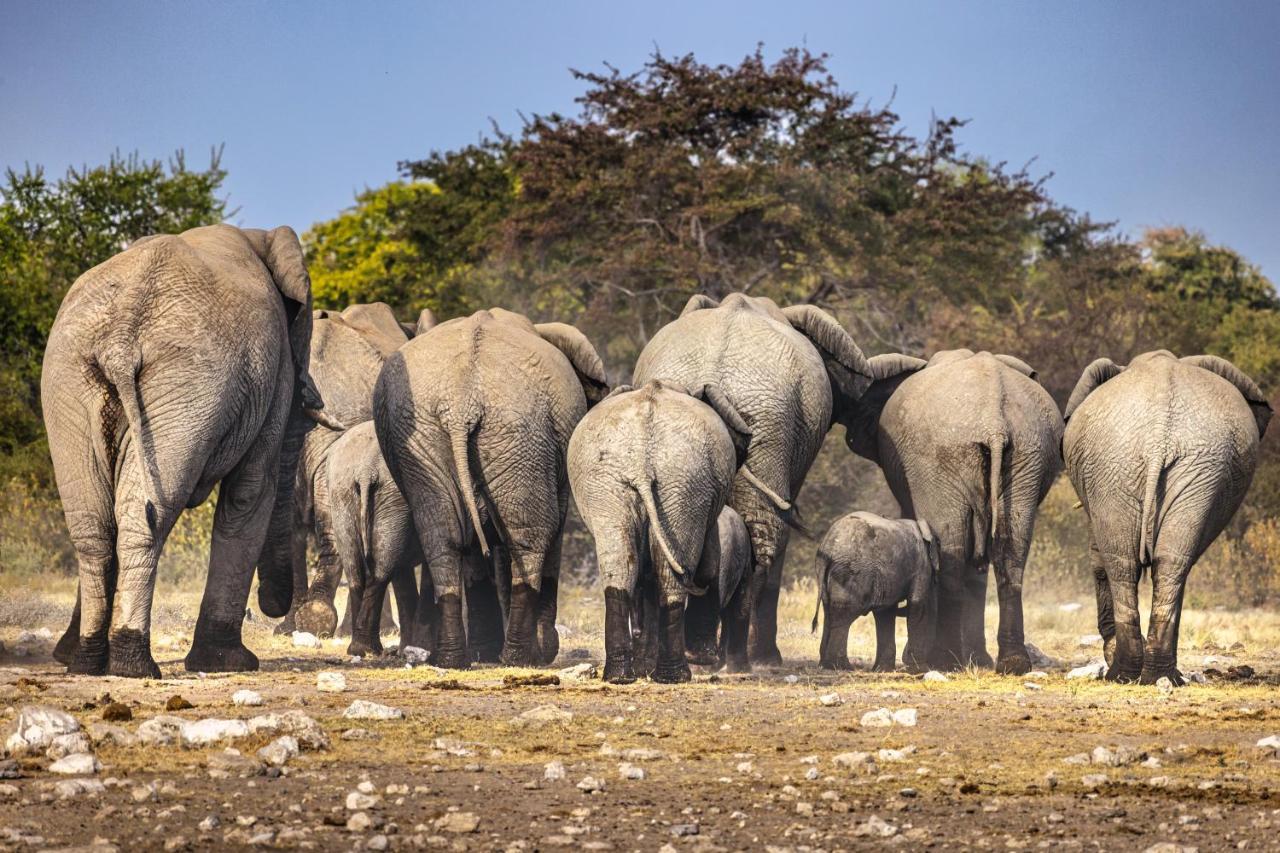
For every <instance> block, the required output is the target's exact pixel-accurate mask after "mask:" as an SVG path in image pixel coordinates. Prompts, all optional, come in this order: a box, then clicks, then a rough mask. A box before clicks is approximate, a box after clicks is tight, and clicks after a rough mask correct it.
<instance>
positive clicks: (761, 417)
mask: <svg viewBox="0 0 1280 853" xmlns="http://www.w3.org/2000/svg"><path fill="white" fill-rule="evenodd" d="M634 377H635V378H634V382H635V384H636V385H643V384H644V383H646V382H649V381H650V380H653V379H662V380H664V381H669V382H672V383H675V384H678V385H680V386H682V387H685V388H704V387H707V386H713V387H716V388H719V389H720V390H721V391H722V392H723V393H724V395H725V397H726V399H727V400H728V401H729V402H730V403H731V404H732V405H733V406H734V408H735V409H736V410H737V411H738V412H740V413H741V415H742V417H743V418H744V419H745V420H746V423H747V424H748V426H749V428H750V430H751V444H750V446H749V447H748V449H747V456H746V464H745V466H744V467H743V468H742V469H741V470H740V471H739V473H738V477H737V479H736V480H735V482H734V486H733V490H732V493H731V495H730V498H729V504H730V505H731V506H732V507H733V508H734V509H735V510H737V511H738V513H739V514H740V515H741V516H742V519H743V521H745V522H746V524H747V529H748V530H749V531H750V532H751V547H752V554H753V557H752V558H753V562H754V565H753V567H752V575H751V598H752V601H753V607H754V609H753V612H752V621H751V644H750V646H751V647H750V657H751V660H752V661H754V662H758V663H763V664H770V665H776V664H779V663H781V661H782V655H781V654H780V653H779V652H778V646H777V609H778V590H779V587H780V586H781V583H782V564H783V559H784V555H785V552H786V545H787V532H788V531H787V528H786V525H787V522H788V521H789V520H792V521H793V515H792V501H793V500H794V497H795V495H796V493H797V492H798V491H799V490H800V486H801V484H803V482H804V478H805V475H806V474H807V473H808V471H809V466H810V465H812V464H813V459H814V457H815V456H816V455H817V453H818V450H819V448H821V446H822V440H823V438H824V437H825V436H826V434H827V430H828V429H830V427H831V424H832V419H833V416H834V417H839V416H843V414H844V413H845V412H846V411H847V410H848V409H850V408H852V407H853V406H854V405H855V404H856V401H857V399H858V398H859V397H860V396H861V395H862V392H863V390H864V389H865V388H866V387H867V385H868V384H869V382H870V373H869V368H868V367H867V360H866V359H865V358H864V357H863V354H862V351H861V350H860V349H858V346H857V344H855V343H854V342H853V339H852V338H850V337H849V334H848V333H847V332H846V331H845V330H844V329H843V328H842V327H841V326H840V325H839V323H837V322H836V321H835V318H833V317H832V316H831V315H829V314H827V313H826V312H824V311H821V310H820V309H818V308H815V307H814V306H812V305H793V306H790V307H788V308H783V309H779V308H778V306H777V305H775V304H774V303H773V301H772V300H769V299H766V298H762V297H752V296H746V295H744V294H741V293H734V294H730V295H729V296H727V297H725V299H724V301H723V302H720V303H716V302H715V301H714V300H712V299H710V298H709V297H706V296H701V295H699V296H694V297H693V298H692V299H690V300H689V303H688V304H687V305H686V306H685V309H684V312H683V313H682V314H681V315H680V317H679V318H678V319H677V320H675V321H673V322H671V323H669V324H667V325H666V326H664V327H663V328H662V329H660V330H659V331H658V333H657V334H656V335H654V337H653V340H651V341H650V342H649V344H648V346H646V347H645V348H644V351H643V352H642V353H641V354H640V358H639V360H638V361H637V363H636V368H635V374H634ZM753 480H754V481H755V482H754V483H753V482H752V481H753Z"/></svg>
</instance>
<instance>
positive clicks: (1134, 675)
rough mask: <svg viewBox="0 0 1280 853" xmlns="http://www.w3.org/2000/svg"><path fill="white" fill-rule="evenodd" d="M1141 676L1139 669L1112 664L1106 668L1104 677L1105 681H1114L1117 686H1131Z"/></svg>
mask: <svg viewBox="0 0 1280 853" xmlns="http://www.w3.org/2000/svg"><path fill="white" fill-rule="evenodd" d="M1141 675H1142V668H1141V667H1134V666H1119V665H1115V664H1113V665H1111V666H1109V667H1107V674H1106V675H1105V676H1104V677H1105V678H1106V680H1107V681H1114V682H1116V683H1117V684H1132V683H1133V682H1135V681H1137V680H1138V678H1139V677H1141ZM1152 683H1154V682H1152Z"/></svg>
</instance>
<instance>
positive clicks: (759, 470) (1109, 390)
mask: <svg viewBox="0 0 1280 853" xmlns="http://www.w3.org/2000/svg"><path fill="white" fill-rule="evenodd" d="M42 399H43V409H44V417H45V423H46V426H47V430H48V434H49V444H50V449H51V453H52V456H53V462H54V468H55V473H56V477H57V484H58V489H59V492H60V494H61V497H62V502H63V506H64V509H65V514H66V520H67V525H68V529H69V532H70V536H71V539H72V542H73V544H74V547H75V553H76V556H77V560H78V563H79V580H80V586H79V594H78V599H77V604H76V610H75V613H74V615H73V617H72V623H71V625H70V627H69V628H68V630H67V632H66V634H65V635H64V636H63V638H62V640H61V641H60V642H59V644H58V647H57V650H56V652H55V654H56V656H57V657H58V659H59V660H61V661H63V662H65V663H66V664H67V666H68V670H69V671H70V672H76V673H86V674H104V673H109V674H113V675H125V676H143V677H147V676H149V677H156V676H158V674H159V670H158V668H157V666H156V664H155V662H154V660H153V659H152V657H151V652H150V611H151V603H152V596H153V592H154V584H155V576H156V566H157V561H158V559H159V556H160V553H161V551H162V549H163V547H164V543H165V539H166V537H167V536H168V534H169V532H170V530H171V529H172V527H173V524H174V522H175V520H176V519H177V517H178V515H179V513H180V512H181V511H182V510H183V509H184V508H186V507H193V506H196V505H197V504H199V503H201V502H202V501H204V500H205V499H206V498H208V497H209V495H210V494H211V492H212V491H213V489H214V487H215V486H217V487H218V489H219V493H218V497H217V508H216V512H215V516H214V524H213V536H212V544H211V550H210V557H209V572H208V579H207V585H206V588H205V593H204V598H203V600H202V603H201V607H200V615H199V618H198V620H197V623H196V626H195V634H194V638H193V642H192V647H191V651H190V653H189V654H188V655H187V659H186V666H187V668H188V669H189V670H200V671H229V670H251V669H255V668H256V667H257V665H258V661H257V658H256V657H255V656H254V655H253V653H252V652H250V651H249V650H248V649H247V648H246V647H245V646H244V644H243V642H242V641H241V625H242V621H243V618H244V614H245V607H246V603H247V599H248V596H249V591H250V588H251V583H252V580H253V575H254V572H255V570H256V572H257V575H258V582H259V583H258V604H259V607H260V608H261V609H262V611H263V612H264V613H265V614H267V615H268V616H270V617H284V620H285V621H284V622H283V623H282V624H283V625H284V626H285V627H286V629H289V630H292V629H293V628H295V627H296V628H297V629H300V630H307V631H311V632H313V633H318V634H323V633H333V632H334V631H335V629H336V628H337V614H336V611H335V609H334V606H333V602H334V594H335V592H336V590H337V587H338V584H339V582H340V581H341V579H342V577H343V575H344V574H345V575H346V577H347V578H348V579H349V582H350V596H349V605H348V614H349V617H350V620H351V631H352V640H351V647H350V651H351V653H352V654H362V655H363V654H377V653H380V652H381V651H382V648H381V644H380V641H379V629H380V625H381V623H382V620H383V618H384V616H383V614H384V604H385V603H386V593H387V588H388V586H390V587H391V588H392V589H393V590H394V592H395V601H396V609H397V611H398V618H399V623H400V633H401V643H402V645H414V646H419V647H422V648H424V649H426V650H428V651H429V652H430V654H431V658H432V661H433V662H434V663H436V664H438V665H440V666H444V667H466V666H468V665H469V664H470V663H471V662H472V661H492V662H502V663H504V664H509V665H547V664H550V663H551V662H552V661H553V660H554V659H555V657H556V655H557V653H558V648H559V640H558V634H557V630H556V607H557V600H558V586H559V571H560V549H561V540H562V537H563V531H564V525H565V518H566V514H567V511H568V507H569V500H570V497H571V496H572V498H573V499H574V501H575V503H576V505H577V507H578V510H579V513H580V514H581V516H582V518H583V521H584V522H585V524H586V526H587V528H588V529H589V530H590V532H591V534H592V537H593V538H594V540H595V547H596V556H597V561H598V565H599V571H600V578H601V583H602V584H603V587H604V611H605V613H604V615H605V655H606V659H605V677H606V679H608V680H610V681H613V682H627V681H632V680H634V679H636V678H637V677H640V676H646V675H647V676H649V677H651V678H653V679H654V680H656V681H664V682H678V681H684V680H688V679H689V677H690V668H689V664H690V663H695V664H703V665H714V664H717V663H722V664H723V665H725V666H726V667H727V668H728V669H730V670H731V671H742V670H745V669H747V668H749V666H750V665H751V663H752V662H755V663H760V664H766V665H767V664H776V663H778V662H780V661H781V656H780V654H779V652H778V647H777V644H776V635H777V607H778V594H779V588H780V584H781V577H782V565H783V562H784V559H785V554H786V548H787V541H788V538H789V535H790V534H791V532H792V531H793V530H800V531H802V532H803V531H804V527H803V525H802V524H801V522H800V520H799V516H798V513H797V509H796V504H795V499H796V495H797V493H798V492H799V491H800V488H801V486H802V484H803V482H804V479H805V475H806V474H807V472H808V470H809V467H810V466H811V464H812V463H813V460H814V458H815V456H816V455H817V453H818V450H819V448H820V447H821V445H822V443H823V440H824V438H825V436H826V434H827V432H828V430H830V429H831V427H832V426H834V425H835V424H837V423H838V424H841V425H842V426H843V427H844V428H845V439H846V443H847V445H848V447H849V449H850V450H851V451H852V452H853V453H855V454H858V455H860V456H863V457H866V458H868V459H870V460H872V461H874V462H876V463H877V464H878V465H879V467H880V468H881V470H882V471H883V472H884V475H885V478H886V480H887V482H888V484H889V486H890V489H891V490H892V492H893V494H894V497H895V498H896V499H897V501H898V503H899V506H900V509H901V513H902V515H903V520H888V519H883V518H879V517H877V516H874V515H871V514H869V513H864V512H854V513H851V514H850V515H848V516H845V517H844V518H841V519H840V520H838V521H837V522H836V523H835V524H834V525H833V526H832V528H831V530H830V532H828V534H827V536H826V537H825V539H824V540H823V542H822V545H821V547H820V548H819V553H818V581H819V606H820V609H822V610H823V611H825V619H824V627H823V634H822V641H821V646H820V660H821V663H822V665H823V666H826V667H832V668H848V666H849V662H848V657H847V651H846V646H847V636H848V631H849V626H850V624H851V622H852V621H853V620H854V619H856V618H858V617H860V616H862V615H865V614H867V613H874V615H875V621H876V629H877V646H878V648H877V654H876V660H875V666H876V668H877V669H892V668H893V667H894V666H895V665H896V651H895V649H894V621H895V619H896V617H897V616H898V615H899V614H902V615H905V616H906V617H907V620H908V643H907V647H906V649H905V650H904V653H903V662H904V664H905V665H906V666H907V667H908V668H912V669H921V668H926V667H927V668H954V667H956V666H962V665H967V664H975V665H979V666H992V665H994V666H995V667H996V668H997V670H998V671H1000V672H1004V673H1015V674H1022V673H1025V672H1026V671H1027V670H1028V669H1029V668H1030V661H1029V659H1028V656H1027V651H1026V646H1025V640H1024V634H1023V617H1022V585H1023V575H1024V572H1025V568H1026V563H1027V555H1028V552H1029V549H1030V544H1031V537H1032V529H1033V526H1034V522H1035V517H1036V513H1037V509H1038V507H1039V504H1040V502H1041V501H1042V500H1043V498H1044V496H1045V494H1046V492H1047V491H1048V489H1049V487H1050V485H1051V484H1052V483H1053V481H1054V479H1055V478H1056V477H1057V475H1058V474H1059V472H1060V471H1061V470H1062V468H1063V467H1064V465H1065V468H1066V471H1067V474H1068V476H1069V477H1070V479H1071V482H1072V484H1073V485H1074V486H1075V489H1076V492H1077V494H1078V495H1079V497H1080V500H1081V503H1082V506H1083V508H1084V511H1085V512H1086V513H1087V515H1088V518H1089V522H1090V547H1089V562H1090V565H1091V568H1092V571H1093V575H1094V580H1095V585H1096V589H1097V601H1098V622H1099V630H1100V633H1101V634H1102V636H1103V638H1104V640H1105V648H1106V655H1107V660H1108V663H1109V669H1108V672H1107V675H1108V677H1109V678H1111V679H1115V680H1139V681H1141V682H1144V683H1150V682H1153V681H1155V680H1157V679H1159V678H1160V677H1168V678H1170V679H1172V680H1173V681H1175V682H1180V681H1181V676H1180V675H1179V673H1178V670H1177V642H1178V626H1179V621H1180V616H1181V606H1182V596H1183V590H1184V588H1185V581H1186V578H1187V575H1188V573H1189V571H1190V569H1191V566H1192V565H1194V563H1195V561H1196V560H1197V558H1198V557H1199V556H1200V554H1201V553H1203V551H1204V550H1205V548H1206V547H1208V545H1209V544H1210V543H1211V542H1212V541H1213V539H1214V538H1215V537H1216V536H1217V535H1218V534H1219V533H1220V532H1221V531H1222V529H1223V528H1224V527H1225V525H1226V523H1227V522H1228V520H1229V519H1230V518H1231V516H1232V514H1233V513H1234V512H1235V510H1236V509H1237V508H1238V507H1239V505H1240V503H1241V501H1242V500H1243V497H1244V494H1245V492H1246V490H1247V489H1248V486H1249V483H1250V480H1251V479H1252V476H1253V471H1254V468H1255V466H1256V462H1257V453H1258V443H1259V441H1260V439H1261V436H1262V435H1263V433H1264V431H1265V430H1266V426H1267V423H1268V420H1269V419H1270V416H1271V408H1270V406H1269V405H1268V403H1267V400H1266V398H1265V396H1264V395H1263V394H1262V393H1261V391H1260V390H1259V388H1258V387H1257V385H1255V384H1254V383H1253V382H1252V381H1251V380H1250V379H1249V378H1248V377H1247V376H1245V375H1244V374H1243V373H1242V372H1241V371H1239V370H1238V369H1237V368H1235V367H1234V366H1233V365H1232V364H1230V363H1229V362H1227V361H1225V360H1223V359H1221V358H1217V357H1214V356H1192V357H1187V358H1183V359H1178V358H1176V357H1174V356H1173V355H1172V354H1170V353H1168V352H1165V351H1157V352H1152V353H1147V354H1146V355H1143V356H1140V357H1138V358H1135V359H1133V361H1132V362H1131V363H1130V364H1129V365H1128V366H1121V365H1116V364H1114V363H1112V362H1111V361H1109V360H1107V359H1099V360H1098V361H1096V362H1094V363H1093V364H1091V365H1089V367H1088V368H1087V369H1086V370H1085V372H1084V374H1083V375H1082V377H1081V379H1080V381H1079V383H1078V384H1077V386H1076V388H1075V390H1074V392H1073V393H1072V395H1071V398H1070V401H1069V402H1068V404H1067V407H1066V410H1065V412H1064V413H1061V414H1060V413H1059V410H1058V408H1057V406H1056V405H1055V404H1054V402H1053V400H1052V399H1051V398H1050V396H1049V394H1048V393H1047V392H1046V391H1045V390H1044V389H1043V388H1042V387H1041V385H1040V384H1039V383H1038V381H1037V379H1036V373H1035V371H1034V370H1033V369H1032V368H1031V367H1030V366H1028V365H1027V364H1025V363H1024V362H1022V361H1020V360H1019V359H1017V358H1014V357H1012V356H1008V355H992V354H990V353H986V352H979V353H974V352H972V351H969V350H952V351H945V352H939V353H935V354H934V355H933V356H932V357H931V358H930V359H928V360H927V361H926V360H922V359H919V358H913V357H910V356H906V355H901V354H888V355H880V356H875V357H872V358H867V357H865V356H864V354H863V352H862V350H861V349H859V347H858V346H857V344H856V343H855V342H854V340H853V339H852V338H851V337H850V335H849V334H848V332H847V331H846V330H845V329H844V328H843V327H842V326H841V325H840V324H839V323H838V322H837V321H836V320H835V318H833V317H832V316H831V315H830V314H828V313H826V312H824V311H822V310H821V309H819V308H816V307H814V306H811V305H795V306H789V307H785V308H779V307H778V306H777V305H775V304H774V303H773V302H772V301H771V300H769V299H766V298H761V297H752V296H748V295H745V294H741V293H732V294H729V295H728V296H726V297H725V298H724V299H723V300H720V301H719V302H717V301H715V300H713V299H711V298H709V297H707V296H704V295H698V296H695V297H693V298H692V299H691V300H690V301H689V303H688V304H687V305H686V306H685V308H684V310H683V312H682V313H681V315H680V316H679V317H678V318H676V319H675V320H673V321H671V322H670V323H668V324H667V325H666V326H664V327H663V328H661V329H660V330H659V331H658V332H657V333H656V334H655V335H654V336H653V338H652V339H651V340H650V342H649V343H648V345H647V346H646V347H645V348H644V351H643V352H642V353H641V354H640V356H639V359H638V360H637V362H636V365H635V369H634V371H633V378H632V384H631V385H619V386H616V387H613V388H611V387H610V384H609V380H608V377H607V375H606V372H605V367H604V364H603V362H602V361H601V359H600V356H599V355H598V354H597V352H596V350H595V349H594V347H593V346H592V344H591V342H590V341H589V340H588V339H587V337H586V336H585V335H584V334H582V332H580V331H579V330H578V329H576V328H574V327H573V326H570V325H566V324H563V323H533V322H531V321H530V320H528V319H527V318H526V317H524V316H523V315H520V314H516V313H513V312H510V311H506V310H503V309H501V308H493V309H490V310H487V311H478V312H476V313H475V314H473V315H471V316H469V317H461V318H457V319H453V320H449V321H447V322H443V323H437V322H436V320H435V318H434V317H433V316H432V315H431V313H430V312H429V311H424V312H423V314H422V316H421V317H419V318H418V320H417V322H416V324H405V323H400V322H398V321H397V319H396V318H395V317H394V316H393V314H392V312H391V310H390V309H389V308H388V307H387V306H386V305H383V304H381V303H375V304H370V305H356V306H352V307H350V308H348V309H347V310H345V311H342V312H341V313H336V312H331V311H313V310H312V307H311V292H310V281H309V278H308V276H307V272H306V268H305V264H304V261H303V254H302V249H301V246H300V244H299V241H298V238H297V236H296V234H295V233H294V232H293V231H292V230H291V229H289V228H287V227H282V228H277V229H274V230H272V231H260V230H253V229H240V228H235V227H232V226H227V225H215V226H209V227H205V228H197V229H193V230H191V231H187V232H185V233H183V234H180V235H166V236H156V237H148V238H144V239H142V240H139V241H137V242H135V243H134V244H133V245H132V246H130V247H129V248H128V249H127V250H125V251H124V252H122V253H120V254H119V255H117V256H115V257H113V258H111V259H110V260H108V261H106V262H105V263H103V264H100V265H99V266H97V267H94V268H93V269H92V270H89V271H88V272H86V273H85V274H84V275H83V276H81V277H80V279H79V280H78V281H77V282H76V283H75V285H74V286H73V287H72V288H71V290H70V291H69V292H68V294H67V296H66V298H65V300H64V301H63V304H62V307H61V309H60V311H59V313H58V316H57V319H56V321H55V323H54V326H53V329H52V331H51V333H50V336H49V344H48V349H47V351H46V353H45V361H44V371H43V375H42ZM309 543H312V544H313V547H314V552H315V553H314V556H315V569H314V571H313V572H312V573H311V575H312V576H311V577H310V578H308V560H307V551H308V545H309ZM419 566H420V567H421V570H420V572H419V571H418V567H419ZM988 568H990V569H991V570H992V571H993V573H994V575H995V582H996V590H997V595H998V599H999V625H998V628H997V632H996V642H997V648H998V655H997V658H996V659H995V660H994V661H993V660H992V659H991V658H990V656H989V655H988V653H987V647H986V638H985V630H984V608H985V602H986V596H987V578H988V574H987V570H988ZM1147 570H1149V571H1150V572H1151V578H1152V582H1153V609H1152V614H1151V618H1150V624H1149V630H1148V634H1147V636H1146V638H1145V641H1144V638H1143V636H1142V633H1141V626H1140V623H1139V615H1138V603H1137V585H1138V581H1139V579H1140V578H1141V576H1142V574H1143V573H1144V571H1147ZM903 602H905V606H903ZM817 621H818V620H817V615H816V614H815V619H814V626H815V628H816V626H817Z"/></svg>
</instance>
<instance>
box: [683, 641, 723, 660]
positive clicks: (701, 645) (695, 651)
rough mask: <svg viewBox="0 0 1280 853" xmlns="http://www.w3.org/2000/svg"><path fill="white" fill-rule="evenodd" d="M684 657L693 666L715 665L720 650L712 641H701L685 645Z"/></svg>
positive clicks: (718, 658)
mask: <svg viewBox="0 0 1280 853" xmlns="http://www.w3.org/2000/svg"><path fill="white" fill-rule="evenodd" d="M684 659H685V661H686V662H687V663H691V664H694V665H695V666H715V665H716V664H718V663H719V662H720V650H719V649H718V648H716V644H715V642H714V640H713V641H711V642H707V641H701V642H698V643H697V644H695V645H692V646H691V645H686V646H685V649H684Z"/></svg>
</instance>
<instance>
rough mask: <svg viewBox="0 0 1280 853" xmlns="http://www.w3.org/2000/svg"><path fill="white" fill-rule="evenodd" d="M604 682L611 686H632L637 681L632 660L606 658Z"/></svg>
mask: <svg viewBox="0 0 1280 853" xmlns="http://www.w3.org/2000/svg"><path fill="white" fill-rule="evenodd" d="M604 680H605V681H607V682H608V683H609V684H632V683H634V682H635V680H636V673H635V670H634V669H632V667H631V659H630V658H624V659H622V660H619V659H617V658H610V657H606V658H605V661H604Z"/></svg>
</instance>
